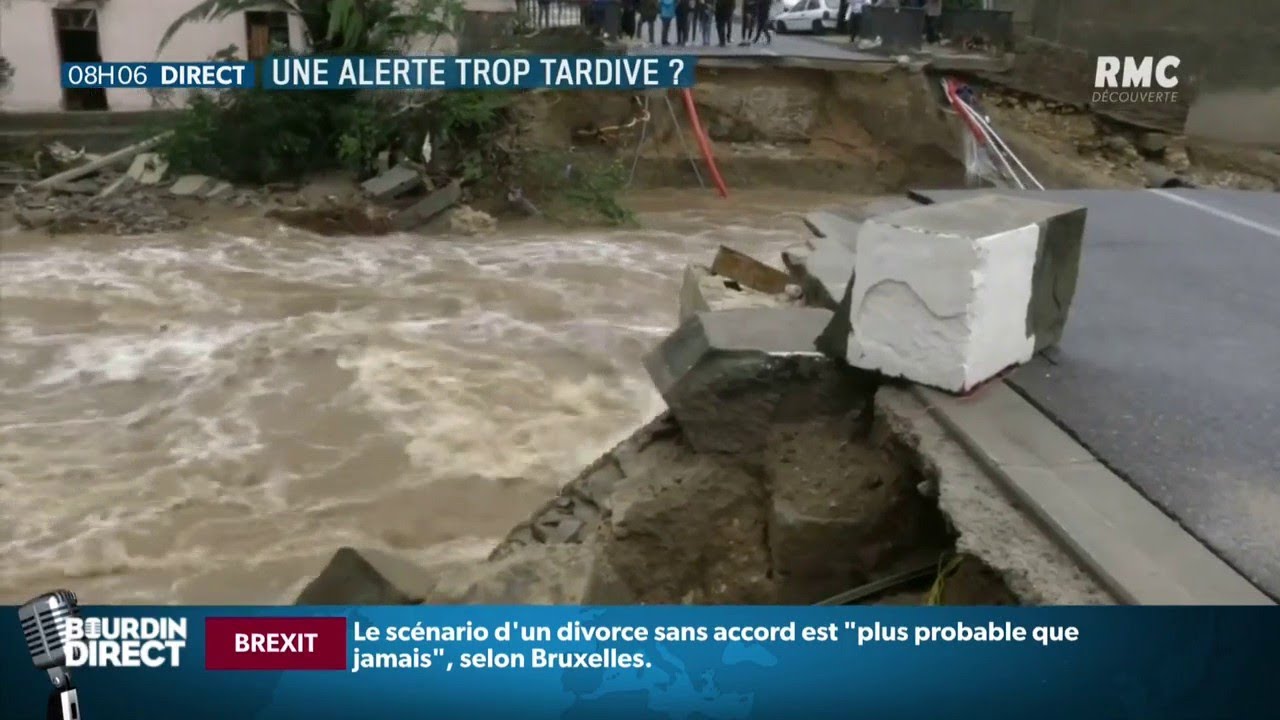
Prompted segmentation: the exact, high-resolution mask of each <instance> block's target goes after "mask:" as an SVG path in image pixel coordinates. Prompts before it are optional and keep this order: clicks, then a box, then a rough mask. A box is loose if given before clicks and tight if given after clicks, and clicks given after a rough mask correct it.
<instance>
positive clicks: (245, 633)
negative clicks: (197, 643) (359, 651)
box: [204, 617, 347, 670]
mask: <svg viewBox="0 0 1280 720" xmlns="http://www.w3.org/2000/svg"><path fill="white" fill-rule="evenodd" d="M204 668H205V669H206V670H346V669H347V619H346V618H340V617H305V618H303V617H251V618H241V617H211V618H205V621H204Z"/></svg>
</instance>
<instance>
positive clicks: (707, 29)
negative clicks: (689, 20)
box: [693, 0, 711, 47]
mask: <svg viewBox="0 0 1280 720" xmlns="http://www.w3.org/2000/svg"><path fill="white" fill-rule="evenodd" d="M693 29H694V31H693V35H694V39H697V38H699V37H700V38H702V45H703V46H704V47H705V46H707V45H710V44H711V0H695V1H694V3H693Z"/></svg>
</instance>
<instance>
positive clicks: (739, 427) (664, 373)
mask: <svg viewBox="0 0 1280 720" xmlns="http://www.w3.org/2000/svg"><path fill="white" fill-rule="evenodd" d="M830 320H831V312H830V311H828V310H822V309H818V308H759V309H735V310H721V311H715V312H704V313H699V314H697V315H694V316H693V317H691V318H689V319H688V320H686V321H685V322H683V323H682V324H681V325H680V327H679V328H677V329H676V330H675V332H673V333H672V334H671V335H669V336H668V337H667V338H666V340H664V341H663V342H662V343H661V344H660V345H659V346H658V348H657V349H655V350H654V351H653V352H651V353H650V354H649V355H648V356H646V357H645V361H644V362H645V368H646V369H647V370H648V372H649V377H650V378H652V379H653V382H654V384H655V385H656V386H657V388H658V391H659V392H660V393H661V394H662V397H663V399H664V400H666V402H667V405H668V407H670V409H671V414H672V415H673V416H674V417H675V419H676V421H677V422H678V423H679V425H680V429H681V431H682V432H683V434H684V436H685V438H686V439H687V440H688V442H689V443H690V445H692V446H693V447H694V448H695V449H697V450H698V451H699V452H707V453H735V452H736V453H750V452H753V451H756V450H759V449H760V447H761V446H762V443H763V440H764V435H765V433H766V432H767V429H768V427H769V425H770V424H771V423H772V422H774V421H775V420H776V419H777V417H778V415H779V413H780V412H781V413H785V412H788V411H790V410H791V409H792V408H791V405H792V400H793V398H794V397H795V388H794V385H795V382H796V381H797V380H798V379H800V378H804V379H805V385H806V387H807V388H811V387H819V386H821V385H822V383H820V382H816V383H815V382H812V381H813V379H814V378H815V377H816V376H817V375H820V374H821V373H823V372H826V371H827V370H828V366H830V365H832V364H831V363H829V362H827V361H826V359H825V358H823V357H822V356H821V355H820V353H818V352H817V349H816V347H815V345H814V341H815V339H816V337H817V336H818V334H819V333H820V332H821V331H822V329H823V328H824V327H825V326H826V325H827V324H828V323H829V322H830ZM819 394H822V393H819ZM806 397H808V396H807V395H806ZM809 400H814V399H813V398H809ZM814 401H815V402H818V403H819V405H820V404H821V403H822V402H823V401H822V400H821V399H818V400H814Z"/></svg>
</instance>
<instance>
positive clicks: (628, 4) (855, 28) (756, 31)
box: [536, 0, 943, 47]
mask: <svg viewBox="0 0 1280 720" xmlns="http://www.w3.org/2000/svg"><path fill="white" fill-rule="evenodd" d="M603 1H604V2H614V1H615V0H603ZM537 2H538V14H537V20H536V22H537V25H538V26H539V27H548V26H550V25H551V24H553V23H552V21H551V17H550V10H551V3H552V0H537ZM740 2H741V13H740V17H741V20H742V24H741V31H740V32H741V36H740V37H741V39H740V41H739V43H738V44H739V45H751V44H754V43H759V42H762V41H763V42H764V43H771V42H773V18H774V16H775V15H776V10H778V9H779V8H780V6H781V3H780V2H778V1H777V0H740ZM942 2H943V0H840V8H839V11H838V12H837V14H836V17H837V18H839V19H840V21H841V22H840V25H842V26H843V28H842V29H844V30H845V31H847V32H848V33H849V38H850V39H851V40H854V41H856V40H858V37H859V33H860V30H861V27H862V13H863V10H864V9H865V8H867V7H870V6H890V7H904V8H916V9H920V10H923V11H924V13H925V39H926V41H927V42H929V43H936V42H938V40H939V37H938V18H939V17H941V15H942ZM600 4H601V2H600V1H598V0H597V1H595V2H593V1H592V0H587V1H586V2H582V3H581V8H582V13H583V15H582V17H583V21H584V22H587V23H588V24H603V22H602V16H603V13H596V12H593V11H594V10H596V9H597V8H596V7H595V6H596V5H600ZM620 5H621V11H622V18H621V20H622V22H621V32H622V35H624V36H626V37H631V38H636V39H639V40H644V41H647V42H649V43H650V44H658V43H659V42H661V44H662V45H668V46H669V45H672V44H674V45H676V46H679V47H685V46H689V45H696V44H699V43H701V44H702V45H704V46H709V45H711V28H712V27H713V26H714V27H715V37H716V41H717V44H718V45H719V46H720V47H725V46H726V45H729V44H731V43H732V42H733V25H734V23H733V16H734V10H735V9H736V8H735V0H621V2H620ZM673 28H674V37H672V34H673Z"/></svg>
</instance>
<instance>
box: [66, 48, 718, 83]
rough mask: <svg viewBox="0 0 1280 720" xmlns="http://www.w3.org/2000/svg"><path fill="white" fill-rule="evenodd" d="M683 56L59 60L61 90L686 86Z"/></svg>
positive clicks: (690, 62) (687, 65)
mask: <svg viewBox="0 0 1280 720" xmlns="http://www.w3.org/2000/svg"><path fill="white" fill-rule="evenodd" d="M696 65H697V58H696V57H695V56H692V55H689V56H686V55H660V56H654V55H650V56H629V55H600V56H583V55H527V56H526V55H516V56H508V55H500V56H493V57H454V56H448V55H424V56H412V57H346V56H314V55H313V56H303V57H273V58H267V59H266V60H263V61H261V62H182V63H173V62H170V63H161V62H153V63H101V62H98V63H63V65H62V87H64V88H80V89H87V88H107V89H130V88H134V89H139V90H143V89H146V90H154V89H183V88H185V89H197V90H228V89H234V88H261V89H264V90H536V89H542V88H553V89H559V90H593V89H595V90H646V89H661V88H691V87H693V85H694V71H695V66H696Z"/></svg>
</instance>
